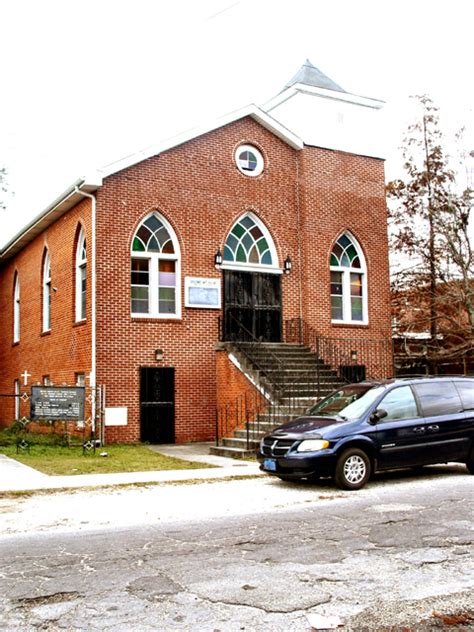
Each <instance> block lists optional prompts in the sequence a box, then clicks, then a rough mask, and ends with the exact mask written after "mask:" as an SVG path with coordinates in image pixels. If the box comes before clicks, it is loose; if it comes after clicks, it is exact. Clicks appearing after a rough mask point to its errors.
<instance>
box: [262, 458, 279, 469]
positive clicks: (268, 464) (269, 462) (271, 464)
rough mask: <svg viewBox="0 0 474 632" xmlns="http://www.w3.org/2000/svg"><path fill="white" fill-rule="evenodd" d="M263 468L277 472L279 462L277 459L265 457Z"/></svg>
mask: <svg viewBox="0 0 474 632" xmlns="http://www.w3.org/2000/svg"><path fill="white" fill-rule="evenodd" d="M263 469H264V470H268V471H269V472H276V469H277V463H276V461H275V459H265V460H264V461H263Z"/></svg>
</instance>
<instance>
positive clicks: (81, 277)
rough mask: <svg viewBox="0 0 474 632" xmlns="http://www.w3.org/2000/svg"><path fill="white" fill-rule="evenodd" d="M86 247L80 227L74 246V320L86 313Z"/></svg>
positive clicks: (84, 315)
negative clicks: (75, 245)
mask: <svg viewBox="0 0 474 632" xmlns="http://www.w3.org/2000/svg"><path fill="white" fill-rule="evenodd" d="M86 296H87V249H86V236H85V234H84V230H83V229H82V228H81V232H80V233H79V238H78V240H77V247H76V298H75V304H76V321H80V320H85V319H86V315H87V298H86Z"/></svg>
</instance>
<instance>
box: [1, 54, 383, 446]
mask: <svg viewBox="0 0 474 632" xmlns="http://www.w3.org/2000/svg"><path fill="white" fill-rule="evenodd" d="M381 107H382V103H381V102H380V101H377V100H374V99H369V98H365V97H360V96H356V95H353V94H350V93H348V92H346V91H345V90H343V89H342V88H341V87H340V86H338V85H337V84H336V83H334V82H333V81H332V80H330V79H329V78H328V77H326V76H325V75H324V74H323V73H321V72H320V71H319V70H318V69H317V68H315V67H314V66H312V64H311V63H310V62H308V61H307V62H306V63H305V64H304V65H303V66H302V68H301V69H300V70H299V72H298V73H297V74H296V75H295V77H294V78H293V79H292V80H291V81H290V82H289V83H288V84H287V86H286V87H285V88H284V89H283V90H282V92H281V93H280V94H278V95H277V96H276V97H275V98H274V99H272V100H271V101H270V102H268V103H267V104H266V105H265V106H263V107H262V108H258V107H256V106H249V107H247V108H245V109H243V110H241V111H238V112H234V113H232V114H230V115H228V116H227V117H225V118H223V119H221V120H219V121H217V122H215V123H214V124H212V125H208V126H207V127H203V128H202V129H198V130H193V131H192V132H190V133H188V134H186V135H183V136H181V137H178V138H175V139H173V140H171V141H169V142H168V143H165V144H162V145H161V146H156V147H153V148H152V149H150V150H148V151H146V152H143V153H139V154H137V155H134V156H132V157H129V158H127V159H125V160H123V161H120V162H117V163H114V164H113V165H110V166H109V167H107V168H105V169H103V170H101V171H98V172H96V173H95V174H94V176H93V177H90V178H81V179H79V180H77V181H76V182H74V183H73V184H72V185H71V186H70V187H69V189H67V190H66V191H65V192H64V193H63V194H62V195H61V196H60V197H59V198H58V199H56V200H55V201H54V202H53V203H52V204H51V205H50V206H48V207H47V208H46V209H45V210H44V211H43V212H42V213H41V214H40V215H38V216H37V217H36V218H35V219H34V220H33V221H32V222H31V223H30V224H29V225H28V226H26V227H25V228H24V229H23V230H22V231H21V232H20V233H19V234H18V235H17V236H15V237H14V238H13V239H12V240H11V241H10V242H9V243H8V244H7V245H6V246H5V247H4V248H3V249H2V250H1V251H0V313H1V316H2V317H1V324H0V328H1V329H0V369H1V371H0V393H15V394H19V393H20V391H21V389H22V388H23V385H24V384H25V383H27V384H28V385H30V384H35V383H51V384H75V383H78V384H84V383H85V384H86V385H87V384H90V385H92V386H94V385H101V386H103V387H105V388H104V399H105V401H104V404H105V424H106V427H105V434H106V440H107V441H120V442H134V441H140V440H149V441H157V442H160V441H164V442H173V441H176V442H185V441H194V440H209V439H212V438H213V437H214V432H215V415H216V412H215V411H216V406H217V405H218V404H222V403H225V402H226V398H227V399H228V398H230V397H234V396H235V394H236V392H237V393H238V391H239V388H240V389H242V390H244V391H245V390H246V389H249V388H250V389H251V388H257V386H256V385H255V384H252V383H251V382H250V381H248V379H247V377H248V376H246V375H245V372H243V371H242V367H240V368H239V364H238V363H236V362H235V361H234V362H232V357H231V351H230V347H231V343H233V342H237V343H238V342H239V341H242V340H245V341H246V342H249V341H250V342H252V341H263V342H269V343H274V344H277V343H285V342H290V338H291V341H292V342H295V331H296V329H297V330H298V332H299V336H300V339H298V340H296V342H299V343H306V342H307V341H306V340H303V339H302V338H301V336H302V335H303V334H302V332H303V331H304V332H313V333H314V332H316V334H317V335H319V336H321V339H323V338H324V340H326V341H328V340H329V341H330V340H333V342H334V345H335V346H337V344H338V341H341V340H346V341H350V343H348V344H349V347H351V351H350V354H351V360H352V361H357V362H358V363H359V364H364V372H366V374H367V375H369V374H370V375H375V374H377V376H378V377H383V376H387V375H388V374H390V372H391V354H390V351H389V347H388V346H387V351H386V352H385V354H384V355H383V356H381V357H379V358H378V359H377V361H375V360H373V359H371V358H370V357H369V356H368V355H367V356H364V353H365V352H364V351H363V349H365V348H366V347H367V348H368V346H369V345H370V344H373V343H374V341H385V342H387V341H389V340H390V335H391V334H390V309H389V269H388V244H387V225H386V206H385V195H384V162H383V159H382V157H381V155H382V150H381V149H380V146H379V143H380V138H381V124H380V120H379V119H380V110H381ZM295 323H296V324H297V326H296V329H295ZM226 342H228V343H229V345H226V344H225V343H226ZM364 344H365V347H364ZM346 347H347V345H346ZM357 349H359V351H358V352H357ZM357 354H358V355H357ZM325 361H327V362H328V363H329V364H330V363H331V362H330V361H329V360H325ZM348 362H350V360H347V358H346V360H345V361H344V362H343V364H347V363H348ZM150 384H155V386H156V384H159V389H158V390H159V391H160V393H161V395H160V397H161V399H162V401H161V402H160V401H155V400H158V399H159V397H157V396H156V392H155V396H153V394H152V395H150ZM151 390H152V391H153V388H152V389H151ZM155 391H156V389H155ZM259 392H260V393H262V391H261V390H260V391H259ZM160 403H161V404H162V405H161V406H160V405H159V404H160ZM153 404H155V405H153ZM18 414H19V413H18V402H17V401H16V399H15V398H0V424H1V425H3V426H7V425H9V424H11V423H12V421H13V419H14V418H15V417H16V416H18Z"/></svg>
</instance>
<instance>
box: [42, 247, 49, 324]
mask: <svg viewBox="0 0 474 632" xmlns="http://www.w3.org/2000/svg"><path fill="white" fill-rule="evenodd" d="M42 322H43V332H46V331H51V259H50V258H49V252H48V251H46V253H45V256H44V259H43V320H42Z"/></svg>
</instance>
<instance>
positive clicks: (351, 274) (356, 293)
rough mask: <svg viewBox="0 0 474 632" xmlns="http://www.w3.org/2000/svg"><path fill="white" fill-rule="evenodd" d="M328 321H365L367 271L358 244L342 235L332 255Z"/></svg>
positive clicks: (352, 238)
mask: <svg viewBox="0 0 474 632" xmlns="http://www.w3.org/2000/svg"><path fill="white" fill-rule="evenodd" d="M330 268H331V318H332V321H333V322H343V323H366V322H367V268H366V265H365V259H364V255H363V253H362V250H361V248H360V246H359V244H358V243H357V241H356V240H355V239H354V237H352V235H350V234H349V233H343V234H342V235H341V236H340V237H339V239H338V240H337V241H336V243H335V245H334V247H333V249H332V252H331V261H330Z"/></svg>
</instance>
